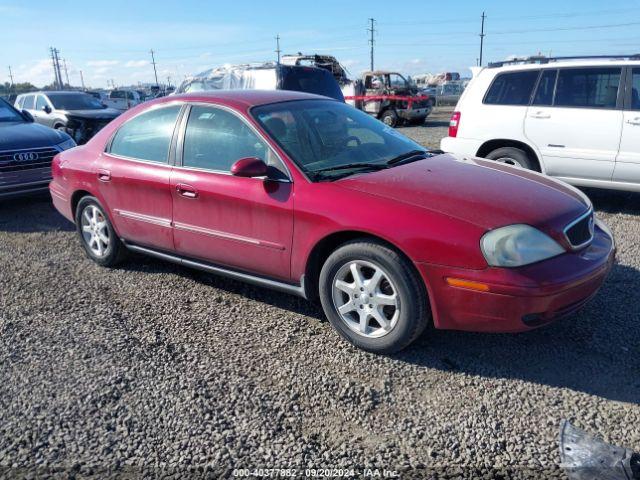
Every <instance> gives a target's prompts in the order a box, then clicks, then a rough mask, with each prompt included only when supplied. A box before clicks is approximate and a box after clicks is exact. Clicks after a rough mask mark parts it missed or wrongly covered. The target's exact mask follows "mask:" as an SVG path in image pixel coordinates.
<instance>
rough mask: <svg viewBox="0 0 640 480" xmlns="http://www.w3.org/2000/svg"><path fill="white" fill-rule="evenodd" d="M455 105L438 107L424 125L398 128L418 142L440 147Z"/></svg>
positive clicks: (431, 146)
mask: <svg viewBox="0 0 640 480" xmlns="http://www.w3.org/2000/svg"><path fill="white" fill-rule="evenodd" d="M452 111H453V107H436V108H434V109H433V112H431V115H429V116H428V117H427V120H426V121H425V123H424V124H423V125H420V126H415V127H400V128H399V129H398V130H399V131H400V132H402V133H404V134H405V135H407V136H409V137H411V138H413V139H414V140H415V141H416V142H418V143H421V144H422V145H424V146H426V147H430V148H440V140H441V139H442V137H446V136H447V132H448V130H449V119H450V118H451V112H452Z"/></svg>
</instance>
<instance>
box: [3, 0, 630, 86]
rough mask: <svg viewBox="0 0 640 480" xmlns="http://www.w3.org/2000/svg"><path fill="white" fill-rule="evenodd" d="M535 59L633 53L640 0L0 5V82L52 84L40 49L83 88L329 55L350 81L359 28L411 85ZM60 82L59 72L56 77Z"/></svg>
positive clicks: (361, 38) (118, 0)
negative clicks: (421, 78)
mask: <svg viewBox="0 0 640 480" xmlns="http://www.w3.org/2000/svg"><path fill="white" fill-rule="evenodd" d="M483 11H484V12H485V13H486V20H485V33H486V36H485V38H484V54H483V62H484V63H485V64H486V63H487V61H497V60H504V59H506V58H509V57H511V56H528V55H533V54H537V53H543V54H545V55H549V54H552V55H554V56H561V55H598V54H622V53H640V0H626V1H618V0H610V1H607V2H602V1H591V0H565V1H562V2H560V1H558V0H553V1H548V0H538V1H536V2H523V1H514V0H510V1H503V0H498V1H490V0H487V1H485V2H475V1H467V0H456V1H444V0H441V1H438V2H434V1H425V0H421V1H418V0H416V1H414V0H402V1H392V0H387V1H379V0H369V1H366V2H365V1H359V0H351V1H344V0H340V1H337V0H321V1H313V2H310V1H303V0H298V1H292V0H283V1H278V0H273V1H246V0H234V1H228V0H227V1H224V2H220V1H209V2H205V1H194V0H180V1H175V0H173V1H171V2H163V1H161V0H153V1H150V0H134V1H131V0H129V1H124V0H110V1H109V2H98V1H91V0H89V1H87V0H85V1H71V0H69V1H66V0H56V2H51V1H50V0H47V1H45V0H28V1H25V0H20V1H18V0H0V22H1V24H0V25H1V26H0V82H5V81H9V69H8V67H9V66H11V69H12V71H13V77H14V81H15V82H16V83H18V82H26V81H29V82H31V83H33V84H34V85H36V86H39V87H41V86H44V85H46V84H50V83H51V82H52V81H53V75H54V74H53V67H52V65H51V58H50V51H49V49H50V47H55V48H57V49H58V50H59V51H60V58H64V59H65V61H66V66H67V71H68V76H69V80H70V83H71V84H72V85H80V71H82V73H83V77H84V81H85V84H86V86H87V87H92V88H104V87H107V86H108V84H111V82H114V83H115V85H136V84H138V83H139V82H142V83H155V80H154V71H153V66H152V65H151V54H150V50H151V49H153V50H154V55H155V59H156V62H157V72H158V77H159V81H160V82H164V83H166V82H167V80H168V78H169V80H170V82H171V83H172V84H176V83H179V82H180V81H182V80H183V79H184V78H185V76H187V75H190V74H194V73H197V72H200V71H202V70H206V69H208V68H212V67H215V66H219V65H223V64H238V63H250V62H262V61H269V60H275V59H276V53H275V50H276V39H275V37H276V35H279V36H280V47H281V50H282V52H283V53H284V54H286V53H296V52H299V51H301V52H303V53H323V54H332V55H334V56H336V57H337V58H338V60H339V61H340V62H341V63H342V64H343V65H344V66H346V67H347V69H348V71H349V72H350V74H351V76H352V77H357V76H358V75H359V74H360V73H361V72H362V71H364V70H368V69H369V53H370V52H369V43H368V38H369V32H368V31H367V28H368V26H369V20H368V19H369V18H374V19H375V67H376V68H377V69H390V70H395V71H399V72H401V73H405V74H408V75H416V74H421V73H438V72H443V71H457V72H460V73H461V74H462V75H463V76H470V71H469V68H468V67H470V66H472V65H476V63H477V62H478V57H479V49H480V37H479V33H480V23H481V15H482V12H483ZM64 75H65V73H64V71H63V77H64Z"/></svg>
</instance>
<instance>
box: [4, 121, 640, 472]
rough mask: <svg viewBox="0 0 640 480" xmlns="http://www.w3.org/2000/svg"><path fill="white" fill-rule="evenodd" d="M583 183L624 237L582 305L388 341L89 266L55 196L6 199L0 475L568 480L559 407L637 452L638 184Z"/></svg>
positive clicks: (304, 314) (239, 298)
mask: <svg viewBox="0 0 640 480" xmlns="http://www.w3.org/2000/svg"><path fill="white" fill-rule="evenodd" d="M430 121H433V122H435V121H437V120H436V119H432V120H430ZM431 128H432V127H430V126H428V125H427V126H425V127H415V128H412V129H409V128H407V129H403V130H404V131H405V133H410V134H413V133H414V132H423V131H426V132H427V133H426V136H421V137H420V138H419V140H420V141H425V140H423V139H424V138H430V135H431V136H433V134H432V133H430V132H433V131H440V130H441V129H442V128H444V127H442V126H437V127H434V128H433V130H431ZM421 135H422V133H421ZM433 138H435V137H433ZM433 141H436V140H433ZM426 142H427V143H429V142H432V140H426ZM588 193H589V195H591V196H592V198H593V199H594V202H595V205H596V207H597V210H598V214H599V215H600V216H601V217H602V218H604V219H605V220H606V221H607V222H608V224H609V225H610V226H611V228H612V229H613V231H614V233H615V235H616V238H617V242H618V248H619V253H618V263H617V265H616V266H615V269H614V270H613V272H612V274H611V276H610V277H609V279H608V281H607V282H606V284H605V285H604V287H603V288H602V290H601V292H600V293H599V294H598V295H597V297H596V298H595V299H594V300H593V301H592V302H591V303H590V304H589V305H588V306H587V307H586V308H585V309H584V310H583V311H581V312H579V313H577V314H575V315H573V316H572V317H569V318H567V319H564V320H562V321H560V322H557V323H555V324H553V325H550V326H548V327H545V328H542V329H539V330H536V331H534V332H530V333H526V334H519V335H490V334H473V333H461V332H445V331H435V330H430V331H428V332H427V333H426V334H425V335H424V336H423V337H422V338H421V339H420V340H419V341H418V342H417V343H416V344H415V345H414V346H412V347H410V348H409V349H408V350H406V351H404V352H402V353H401V354H398V355H395V356H392V357H381V356H374V355H371V354H368V353H365V352H362V351H359V350H357V349H355V348H353V347H351V346H349V345H348V344H346V343H345V342H343V341H341V340H340V339H339V338H338V336H337V334H335V333H334V332H333V330H332V329H331V327H330V325H329V324H328V322H326V321H325V320H324V319H323V317H322V314H321V311H320V310H319V309H318V308H317V307H315V306H312V305H309V304H307V303H305V302H304V301H302V300H299V299H297V298H294V297H291V296H287V295H284V294H279V293H274V292H271V291H268V290H263V289H260V288H256V287H251V286H247V285H244V284H241V283H237V282H234V281H230V280H226V279H222V278H218V277H214V276H211V275H208V274H204V273H200V272H196V271H192V270H188V269H185V268H180V267H177V266H173V265H170V264H167V263H162V262H160V261H156V260H153V259H149V258H144V257H138V256H134V257H132V258H131V259H130V260H129V261H127V262H126V263H125V264H124V265H122V266H121V267H119V268H117V269H114V270H107V269H103V268H100V267H98V266H96V265H94V264H93V263H91V262H90V261H89V260H88V259H86V258H85V256H84V255H83V254H81V249H80V246H79V244H78V240H77V239H76V238H75V233H74V232H73V230H72V226H71V224H69V223H68V222H67V221H66V220H64V219H63V218H62V217H61V216H59V215H58V214H57V213H56V212H55V211H54V210H53V208H52V207H51V206H50V204H49V202H48V200H47V199H30V200H19V201H18V200H16V201H11V202H4V203H0V385H1V387H0V477H2V478H20V477H22V478H49V477H59V478H111V477H113V478H116V477H117V478H139V477H144V478H160V477H163V478H165V477H166V478H193V477H211V478H218V477H230V476H232V473H233V469H234V468H253V467H256V468H260V467H262V468H297V469H298V470H297V475H296V476H297V477H300V476H304V473H305V472H304V469H305V468H316V469H320V468H327V467H334V468H347V473H351V472H350V471H349V468H354V469H355V470H354V471H353V473H354V474H355V476H356V477H358V476H361V475H359V474H358V472H360V473H362V472H363V470H362V469H363V468H379V469H383V468H386V469H387V470H392V471H395V472H397V473H398V474H401V476H402V478H425V477H427V476H431V477H432V478H433V477H435V476H438V477H439V478H463V477H464V478H478V477H484V478H524V477H528V478H547V477H557V478H564V477H563V474H562V472H561V470H560V468H559V466H558V464H559V455H558V442H557V440H558V438H557V437H558V425H559V422H560V420H561V419H562V418H569V419H570V420H571V421H573V422H574V423H575V424H576V425H577V426H579V427H581V428H584V429H586V430H588V431H590V432H594V433H598V434H600V435H602V436H603V437H604V438H605V439H606V440H607V441H609V442H613V443H615V444H622V445H626V446H629V447H632V448H635V449H640V428H638V426H639V425H640V366H639V363H640V362H639V358H640V328H639V327H640V302H639V301H638V300H639V298H638V294H637V292H638V291H639V290H640V242H639V241H638V239H639V238H640V195H638V194H621V193H611V192H596V191H589V192H588ZM379 472H380V473H382V470H380V471H379ZM291 473H293V472H291ZM319 473H335V472H319Z"/></svg>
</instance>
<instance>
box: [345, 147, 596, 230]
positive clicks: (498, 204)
mask: <svg viewBox="0 0 640 480" xmlns="http://www.w3.org/2000/svg"><path fill="white" fill-rule="evenodd" d="M335 183H336V184H337V185H340V186H342V187H344V188H349V189H352V190H358V191H361V192H366V193H369V194H373V195H377V196H381V197H386V198H389V199H390V200H395V201H398V202H403V203H406V204H411V205H414V206H418V207H421V208H425V209H428V210H430V211H433V212H438V213H441V214H444V215H447V216H449V217H454V218H458V219H460V220H463V221H466V222H468V223H471V224H473V225H476V226H478V227H481V228H483V229H487V230H490V229H493V228H497V227H501V226H505V225H511V224H515V223H525V224H528V225H532V226H535V227H537V228H540V229H542V230H543V231H556V232H557V231H558V229H560V230H561V229H562V228H563V227H564V226H566V225H567V224H568V223H569V222H571V221H572V220H574V219H575V218H577V217H578V216H580V215H581V214H583V213H584V212H586V211H587V209H588V208H589V207H590V206H591V204H590V202H589V200H588V199H587V198H586V197H585V196H584V195H583V194H582V193H581V192H579V191H578V190H576V189H574V188H573V187H570V186H568V185H566V184H564V183H562V182H559V181H557V180H553V179H551V178H549V177H545V176H543V175H540V174H537V173H535V172H531V171H528V170H522V169H518V168H516V167H511V166H507V165H503V164H499V163H496V162H492V161H487V160H483V159H479V158H474V159H468V158H465V159H462V158H456V157H454V156H451V155H448V154H445V155H438V156H435V157H430V158H427V159H425V160H421V161H417V162H413V163H409V164H406V165H400V166H397V167H394V168H390V169H386V170H380V171H377V172H372V173H366V174H360V175H356V176H351V177H346V178H343V179H341V180H338V181H336V182H335Z"/></svg>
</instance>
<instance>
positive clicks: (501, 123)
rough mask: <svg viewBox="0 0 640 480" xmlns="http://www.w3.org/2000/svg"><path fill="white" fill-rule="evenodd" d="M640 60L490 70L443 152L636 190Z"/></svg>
mask: <svg viewBox="0 0 640 480" xmlns="http://www.w3.org/2000/svg"><path fill="white" fill-rule="evenodd" d="M639 92H640V57H638V56H636V57H633V56H630V57H616V58H614V57H606V58H602V57H591V58H587V57H583V58H567V57H564V58H555V59H554V58H531V59H526V60H522V59H521V60H514V61H510V62H500V63H495V64H489V66H488V67H486V68H482V69H480V70H479V71H478V72H477V74H476V75H475V76H474V78H473V79H472V80H471V82H470V83H469V85H468V86H467V88H466V89H465V91H464V93H463V94H462V97H461V98H460V100H459V101H458V105H457V106H456V109H455V112H454V113H453V115H452V116H451V122H450V125H449V136H448V137H445V138H444V139H443V140H442V143H441V145H440V148H441V149H442V150H444V151H446V152H450V153H453V154H458V155H463V156H477V157H485V158H489V159H492V160H496V161H499V162H504V163H508V164H511V165H515V166H519V167H523V168H529V169H532V170H537V171H539V172H542V173H545V174H547V175H552V176H554V177H558V178H560V179H561V180H564V181H566V182H568V183H571V184H574V185H581V186H589V187H603V188H613V189H619V190H632V191H640V95H639Z"/></svg>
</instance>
